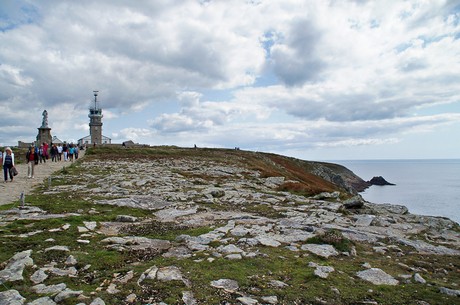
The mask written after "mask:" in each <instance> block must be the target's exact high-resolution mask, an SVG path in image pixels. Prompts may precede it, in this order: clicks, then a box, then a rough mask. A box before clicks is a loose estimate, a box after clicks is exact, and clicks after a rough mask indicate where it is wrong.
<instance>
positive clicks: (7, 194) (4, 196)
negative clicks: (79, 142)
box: [0, 150, 85, 205]
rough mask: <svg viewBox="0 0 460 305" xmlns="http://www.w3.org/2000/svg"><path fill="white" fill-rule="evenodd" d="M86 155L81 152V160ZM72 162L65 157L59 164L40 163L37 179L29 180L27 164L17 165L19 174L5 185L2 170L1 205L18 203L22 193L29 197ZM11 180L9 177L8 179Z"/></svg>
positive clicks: (35, 173) (49, 161)
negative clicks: (53, 174)
mask: <svg viewBox="0 0 460 305" xmlns="http://www.w3.org/2000/svg"><path fill="white" fill-rule="evenodd" d="M84 155H85V151H84V150H81V151H80V152H79V159H81V158H82V157H83V156H84ZM14 157H15V159H18V158H25V157H24V156H16V155H15V156H14ZM71 164H72V162H70V161H67V162H65V161H64V157H63V158H62V161H58V162H51V159H49V160H47V161H46V163H38V165H35V170H34V176H35V178H33V179H29V178H27V164H26V163H22V164H17V165H16V169H17V170H18V172H19V174H18V175H17V176H16V177H14V179H13V182H10V180H8V182H7V183H4V182H3V181H4V176H3V168H2V169H1V179H0V181H1V182H0V205H3V204H7V203H11V202H13V201H16V200H18V199H19V198H20V195H21V193H22V192H24V194H25V195H26V196H27V195H28V194H30V193H31V192H32V190H33V189H34V187H36V186H37V185H39V184H42V183H48V180H47V179H48V177H49V176H51V174H52V173H54V172H56V171H58V170H61V169H62V168H63V167H67V166H69V165H71ZM8 178H9V177H8Z"/></svg>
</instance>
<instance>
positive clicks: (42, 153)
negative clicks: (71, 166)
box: [38, 145, 46, 163]
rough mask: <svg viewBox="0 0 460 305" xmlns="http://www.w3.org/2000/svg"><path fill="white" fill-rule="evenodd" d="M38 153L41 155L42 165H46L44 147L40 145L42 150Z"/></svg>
mask: <svg viewBox="0 0 460 305" xmlns="http://www.w3.org/2000/svg"><path fill="white" fill-rule="evenodd" d="M38 153H39V160H40V163H42V161H43V163H46V158H45V150H44V148H43V145H40V148H39V149H38Z"/></svg>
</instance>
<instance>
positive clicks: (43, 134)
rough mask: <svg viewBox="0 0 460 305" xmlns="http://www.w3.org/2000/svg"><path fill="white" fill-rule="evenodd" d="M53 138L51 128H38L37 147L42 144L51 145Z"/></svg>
mask: <svg viewBox="0 0 460 305" xmlns="http://www.w3.org/2000/svg"><path fill="white" fill-rule="evenodd" d="M52 139H53V137H52V136H51V128H48V127H40V128H38V135H37V145H38V146H40V145H41V144H43V143H48V144H51V140H52Z"/></svg>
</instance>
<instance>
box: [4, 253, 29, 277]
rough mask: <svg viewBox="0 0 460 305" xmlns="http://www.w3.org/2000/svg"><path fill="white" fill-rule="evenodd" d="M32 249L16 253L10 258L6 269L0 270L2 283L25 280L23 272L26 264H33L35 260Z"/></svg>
mask: <svg viewBox="0 0 460 305" xmlns="http://www.w3.org/2000/svg"><path fill="white" fill-rule="evenodd" d="M31 254H32V250H26V251H22V252H19V253H16V254H15V255H14V256H13V257H12V258H10V259H9V260H8V262H7V264H6V267H5V269H3V270H1V271H0V283H2V284H3V283H6V282H13V281H21V280H23V279H24V278H23V276H22V273H23V271H24V268H25V267H26V266H32V265H33V264H34V261H33V260H32V258H31V257H30V255H31Z"/></svg>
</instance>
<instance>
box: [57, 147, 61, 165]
mask: <svg viewBox="0 0 460 305" xmlns="http://www.w3.org/2000/svg"><path fill="white" fill-rule="evenodd" d="M57 152H58V161H61V160H62V146H61V144H58V147H57Z"/></svg>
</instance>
